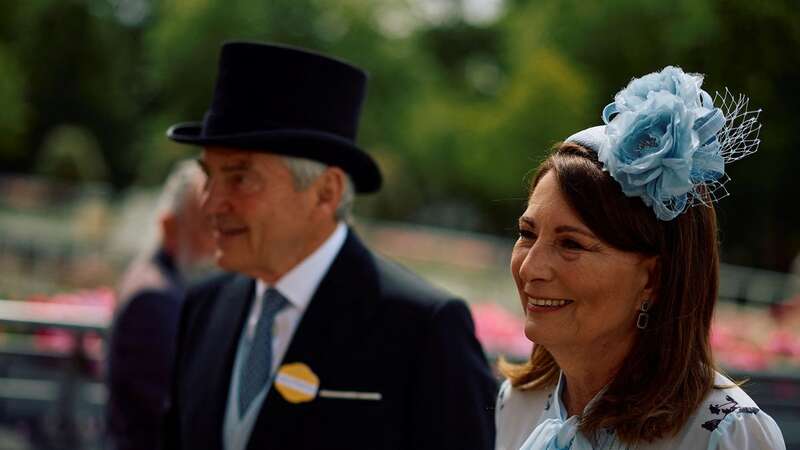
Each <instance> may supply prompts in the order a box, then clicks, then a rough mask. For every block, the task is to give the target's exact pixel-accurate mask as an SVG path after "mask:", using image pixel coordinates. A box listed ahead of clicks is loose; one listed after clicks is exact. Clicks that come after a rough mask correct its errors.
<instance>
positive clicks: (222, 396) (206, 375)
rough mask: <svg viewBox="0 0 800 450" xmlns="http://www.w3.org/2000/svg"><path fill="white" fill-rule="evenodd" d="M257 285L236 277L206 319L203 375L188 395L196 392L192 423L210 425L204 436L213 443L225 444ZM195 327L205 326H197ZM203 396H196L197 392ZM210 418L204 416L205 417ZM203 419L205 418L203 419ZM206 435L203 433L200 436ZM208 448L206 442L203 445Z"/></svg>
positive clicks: (201, 363) (201, 349) (200, 361)
mask: <svg viewBox="0 0 800 450" xmlns="http://www.w3.org/2000/svg"><path fill="white" fill-rule="evenodd" d="M254 286H255V283H254V281H253V280H252V279H251V278H248V277H245V276H242V275H237V276H236V277H235V278H234V279H233V281H232V282H231V283H228V284H226V285H225V286H224V287H223V289H222V292H220V294H219V296H217V298H216V299H215V300H214V303H213V304H212V306H211V311H210V314H208V316H207V320H208V324H207V325H205V326H207V327H208V330H207V331H206V332H204V333H203V335H204V336H205V339H204V341H203V343H202V344H201V345H200V346H199V348H198V363H197V364H198V365H197V367H200V368H203V370H202V372H200V373H199V375H198V376H197V377H196V378H194V379H193V380H192V381H193V384H195V383H196V384H195V385H194V387H191V388H190V389H189V391H188V392H192V393H195V398H196V399H197V403H196V404H195V405H194V408H192V411H194V412H195V415H196V416H199V417H196V418H195V419H194V420H192V421H193V423H196V424H197V425H198V426H201V427H202V426H203V424H207V425H208V429H207V430H205V433H212V440H211V441H210V442H218V443H219V444H220V445H221V444H222V430H223V424H224V419H225V412H226V409H227V401H228V390H229V388H230V381H231V373H232V371H233V363H234V361H235V359H236V350H237V347H238V344H239V336H240V335H241V332H242V328H243V326H244V321H245V320H246V317H247V314H248V312H249V311H250V305H251V303H252V300H253V291H254ZM195 326H201V327H202V326H204V324H196V325H195ZM200 392H202V393H204V395H196V393H200ZM205 414H208V416H205V417H203V415H205ZM201 417H202V419H201ZM201 434H204V433H201ZM202 444H203V445H206V444H207V442H206V443H202Z"/></svg>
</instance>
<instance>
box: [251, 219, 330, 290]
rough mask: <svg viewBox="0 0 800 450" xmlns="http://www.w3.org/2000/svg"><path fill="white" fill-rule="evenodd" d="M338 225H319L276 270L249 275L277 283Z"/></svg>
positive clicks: (317, 246) (313, 250)
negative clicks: (317, 229) (315, 231)
mask: <svg viewBox="0 0 800 450" xmlns="http://www.w3.org/2000/svg"><path fill="white" fill-rule="evenodd" d="M338 225H339V222H332V223H330V224H326V225H325V226H323V227H320V229H319V232H317V233H314V235H313V236H310V237H309V239H307V240H306V241H305V242H304V243H303V245H302V246H301V247H300V248H299V249H298V250H297V251H296V252H294V256H293V257H292V258H287V260H286V262H285V264H284V265H283V266H281V267H280V268H278V269H277V270H273V271H263V270H259V271H253V272H252V273H250V275H251V276H253V277H254V278H258V279H259V280H261V281H263V282H265V283H269V284H275V283H277V282H278V280H280V279H281V278H282V277H283V276H284V275H286V274H287V273H288V272H289V271H291V270H292V269H294V268H295V267H297V265H298V264H300V263H302V262H303V261H304V260H305V259H306V258H308V257H309V256H311V254H313V253H314V252H315V251H317V250H318V249H319V248H320V247H321V246H322V245H323V244H325V242H326V241H327V240H328V239H330V237H331V236H332V235H333V233H334V231H336V228H337V226H338Z"/></svg>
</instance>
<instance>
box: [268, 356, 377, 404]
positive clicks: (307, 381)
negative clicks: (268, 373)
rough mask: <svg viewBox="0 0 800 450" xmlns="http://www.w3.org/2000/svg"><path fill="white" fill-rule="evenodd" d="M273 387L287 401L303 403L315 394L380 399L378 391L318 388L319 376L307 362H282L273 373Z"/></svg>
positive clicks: (353, 398)
mask: <svg viewBox="0 0 800 450" xmlns="http://www.w3.org/2000/svg"><path fill="white" fill-rule="evenodd" d="M275 389H276V390H277V391H278V392H279V393H280V394H281V396H282V397H283V398H284V399H285V400H286V401H287V402H289V403H305V402H310V401H312V400H314V399H315V398H316V397H317V395H319V396H320V397H323V398H335V399H341V400H367V401H380V400H382V399H383V396H382V395H381V393H380V392H355V391H334V390H330V389H320V388H319V377H318V376H317V374H315V373H314V371H313V370H311V367H308V364H305V363H301V362H296V363H289V364H284V365H282V366H281V367H280V368H279V369H278V373H277V374H276V375H275Z"/></svg>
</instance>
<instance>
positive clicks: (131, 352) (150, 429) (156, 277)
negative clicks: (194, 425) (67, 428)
mask: <svg viewBox="0 0 800 450" xmlns="http://www.w3.org/2000/svg"><path fill="white" fill-rule="evenodd" d="M120 294H121V306H120V308H119V311H118V313H117V316H116V318H115V319H114V325H113V327H112V331H111V339H110V342H109V349H108V362H107V364H108V388H109V389H108V391H109V399H108V404H107V406H106V420H107V426H108V440H109V442H108V446H107V447H108V448H112V449H116V450H144V449H153V448H156V446H157V445H158V440H159V435H160V430H161V419H162V417H163V414H164V406H165V400H166V397H167V394H168V393H169V386H170V379H171V370H172V361H173V360H174V357H175V354H174V352H175V350H174V342H175V338H176V335H177V330H178V316H179V314H180V310H181V305H182V303H183V298H184V296H185V289H184V285H183V282H182V280H181V277H180V275H179V273H178V271H177V269H176V267H175V264H174V263H173V261H172V258H171V257H170V256H169V255H167V254H166V253H165V252H164V251H163V250H160V251H158V252H157V253H156V255H155V256H154V257H153V258H152V259H150V260H147V261H143V263H142V264H137V265H135V266H134V267H133V268H132V269H131V270H130V271H129V272H128V273H127V277H126V279H125V281H124V282H123V286H122V289H121V292H120Z"/></svg>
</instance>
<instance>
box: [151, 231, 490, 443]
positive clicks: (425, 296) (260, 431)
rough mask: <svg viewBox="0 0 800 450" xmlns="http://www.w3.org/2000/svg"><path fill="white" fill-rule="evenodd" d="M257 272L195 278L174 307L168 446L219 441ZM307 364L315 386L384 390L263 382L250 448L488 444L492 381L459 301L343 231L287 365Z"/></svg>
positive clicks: (470, 323)
mask: <svg viewBox="0 0 800 450" xmlns="http://www.w3.org/2000/svg"><path fill="white" fill-rule="evenodd" d="M253 292H254V281H253V280H252V279H250V278H247V277H244V276H241V275H232V274H227V275H224V276H221V277H217V278H215V279H212V280H210V281H208V282H206V283H204V284H202V285H200V286H198V287H197V288H195V289H192V290H191V291H190V292H189V294H188V296H187V301H186V303H185V307H184V310H183V313H182V314H183V316H182V318H181V327H180V336H179V344H178V360H177V363H176V364H177V365H176V370H175V377H174V380H173V381H174V384H173V398H172V405H171V407H170V411H169V413H168V417H167V419H166V422H165V429H164V440H163V445H164V448H166V449H185V450H190V449H191V450H202V449H209V450H211V449H213V450H220V449H222V434H223V423H224V414H225V408H226V400H227V396H228V390H229V386H230V378H231V371H232V367H233V362H234V358H235V354H236V346H237V343H238V339H239V334H240V332H241V330H242V328H243V322H244V320H245V317H246V315H247V313H248V309H249V306H250V302H251V301H252V297H253ZM293 362H301V363H305V364H307V365H308V366H309V367H310V368H311V369H312V370H313V371H314V373H316V374H317V376H318V377H319V379H320V386H319V387H320V389H327V390H341V391H358V392H379V393H381V395H382V400H380V401H367V400H349V399H332V398H322V397H317V398H316V399H314V400H313V401H311V402H307V403H299V404H293V403H289V402H287V401H286V400H284V399H283V397H282V396H281V394H280V393H279V392H278V391H277V390H276V389H275V388H274V386H273V387H272V388H271V389H270V391H269V394H268V395H267V398H266V400H265V401H264V404H263V406H262V408H261V411H260V414H259V416H258V419H257V420H256V423H255V426H254V427H253V432H252V434H251V435H250V441H249V445H248V450H256V449H271V450H290V449H337V450H339V449H437V450H442V449H458V450H469V449H476V450H477V449H490V448H492V447H493V445H494V418H493V411H492V409H493V408H492V407H493V404H494V395H495V392H496V385H495V380H494V379H493V377H492V376H491V374H490V371H489V369H488V366H487V363H486V359H485V357H484V354H483V352H482V349H481V346H480V344H479V343H478V341H477V340H476V338H475V336H474V332H473V323H472V318H471V316H470V313H469V310H468V309H467V307H466V306H465V305H464V303H463V302H461V301H459V300H454V299H452V298H451V297H449V296H448V295H447V294H445V293H443V292H441V291H438V290H436V289H434V288H433V287H431V286H430V285H429V284H428V283H426V282H425V281H423V280H421V279H420V278H418V277H416V276H415V275H413V274H412V273H410V272H409V271H407V270H406V269H403V268H402V267H400V266H398V265H396V264H394V263H391V262H388V261H386V260H383V259H381V258H380V257H378V256H376V255H374V254H372V253H371V252H370V251H369V250H368V249H367V248H366V247H365V246H364V245H363V244H362V243H361V242H360V241H359V239H358V238H357V237H356V236H355V234H354V233H353V232H352V231H349V233H348V237H347V239H346V241H345V243H344V245H343V247H342V249H341V251H340V252H339V254H338V255H337V257H336V259H335V260H334V262H333V264H332V265H331V267H330V270H329V271H328V273H327V274H326V275H325V277H324V278H323V280H322V281H321V283H320V285H319V288H318V289H317V291H316V293H315V294H314V296H313V298H312V300H311V303H310V304H309V306H308V309H307V310H306V312H305V315H304V316H303V318H302V321H301V322H300V324H299V326H298V328H297V330H296V332H295V334H294V337H293V339H292V342H291V343H290V345H289V348H288V349H287V352H286V355H285V356H284V359H283V362H282V364H286V363H293Z"/></svg>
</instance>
